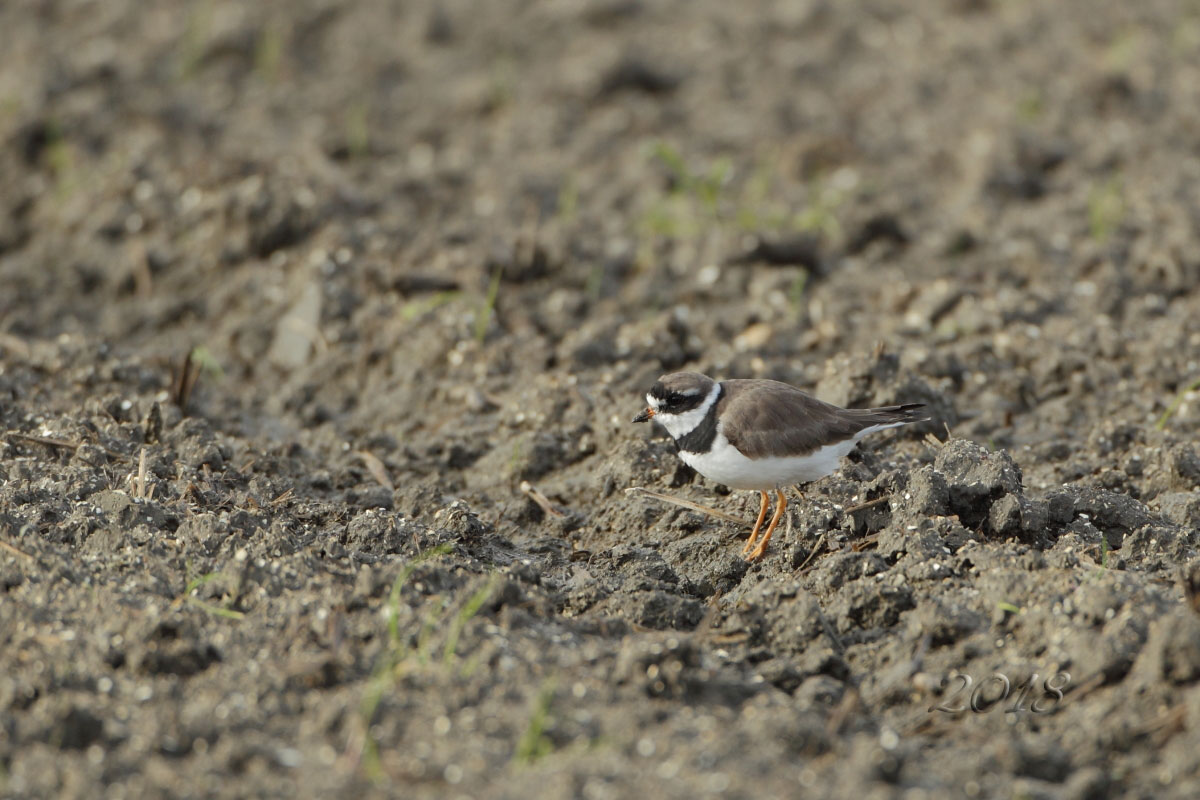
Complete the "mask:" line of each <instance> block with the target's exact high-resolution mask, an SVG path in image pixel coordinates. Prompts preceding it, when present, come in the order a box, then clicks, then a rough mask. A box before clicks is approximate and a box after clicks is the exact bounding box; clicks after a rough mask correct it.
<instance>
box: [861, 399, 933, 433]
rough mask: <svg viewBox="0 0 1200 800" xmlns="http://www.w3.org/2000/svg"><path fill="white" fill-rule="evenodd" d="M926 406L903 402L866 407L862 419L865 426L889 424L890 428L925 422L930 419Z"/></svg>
mask: <svg viewBox="0 0 1200 800" xmlns="http://www.w3.org/2000/svg"><path fill="white" fill-rule="evenodd" d="M924 408H925V404H924V403H903V404H901V405H898V406H881V407H880V408H864V409H863V410H862V412H861V421H862V423H863V427H865V428H873V427H876V426H887V427H889V428H890V427H894V426H896V425H907V424H908V423H910V422H924V421H925V420H927V419H929V413H928V412H927V411H925V410H924Z"/></svg>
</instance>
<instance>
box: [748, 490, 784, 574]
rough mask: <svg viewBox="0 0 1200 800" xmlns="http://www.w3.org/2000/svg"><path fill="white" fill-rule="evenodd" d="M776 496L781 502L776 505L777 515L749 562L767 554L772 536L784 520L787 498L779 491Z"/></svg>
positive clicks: (750, 556) (772, 519) (776, 491)
mask: <svg viewBox="0 0 1200 800" xmlns="http://www.w3.org/2000/svg"><path fill="white" fill-rule="evenodd" d="M775 494H776V495H778V497H779V502H778V503H777V504H776V505H775V514H774V516H772V517H771V524H770V525H768V526H767V531H766V533H764V534H763V537H762V541H760V542H759V543H758V547H756V548H754V552H752V553H751V554H750V555H749V556H747V557H746V560H747V561H754V560H755V559H759V558H762V556H763V553H765V552H767V542H768V541H769V540H770V539H771V534H772V533H774V532H775V527H776V526H777V525H778V524H779V520H781V519H783V512H784V509H786V508H787V496H786V495H785V494H784V493H783V492H781V491H780V490H779V489H776V490H775ZM764 496H765V495H764Z"/></svg>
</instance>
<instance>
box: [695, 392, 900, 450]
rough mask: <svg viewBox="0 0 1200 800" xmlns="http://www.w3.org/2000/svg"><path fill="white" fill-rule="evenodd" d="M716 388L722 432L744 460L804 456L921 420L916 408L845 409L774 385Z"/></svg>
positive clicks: (803, 393)
mask: <svg viewBox="0 0 1200 800" xmlns="http://www.w3.org/2000/svg"><path fill="white" fill-rule="evenodd" d="M721 386H722V392H721V399H720V401H719V402H718V412H719V413H721V414H722V418H723V420H724V422H723V425H722V428H721V429H722V432H724V434H725V437H726V438H727V439H729V442H730V444H732V445H733V446H734V447H736V448H737V449H738V451H740V452H741V453H742V455H744V456H746V457H748V458H766V457H768V456H796V455H806V454H808V453H811V452H813V451H814V450H816V449H818V448H820V447H824V446H826V445H830V444H835V443H837V442H841V441H845V440H846V439H850V438H852V437H853V436H854V435H855V434H857V433H859V432H860V431H862V430H863V429H864V428H869V427H871V426H872V425H887V424H891V423H896V422H917V421H919V420H920V419H922V417H921V416H920V414H918V413H916V410H917V409H918V408H920V407H921V406H920V405H919V404H909V405H904V406H890V407H888V408H863V409H857V408H856V409H846V408H839V407H838V406H835V405H831V404H830V403H826V402H824V401H822V400H818V399H817V398H815V397H813V396H812V395H810V394H807V393H805V392H802V391H801V390H799V389H797V388H796V387H794V386H789V385H787V384H786V383H780V382H778V381H768V380H731V381H723V382H722V384H721Z"/></svg>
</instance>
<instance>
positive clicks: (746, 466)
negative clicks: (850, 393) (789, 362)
mask: <svg viewBox="0 0 1200 800" xmlns="http://www.w3.org/2000/svg"><path fill="white" fill-rule="evenodd" d="M646 403H647V404H648V407H647V408H646V410H645V411H643V412H642V413H640V414H638V415H637V416H636V417H634V418H633V421H634V422H645V421H646V420H650V419H653V420H654V421H655V422H658V423H660V424H661V425H662V426H663V427H664V428H666V429H667V433H669V434H670V435H671V438H672V439H674V440H675V444H676V445H678V447H679V457H680V458H681V459H682V460H683V462H684V463H685V464H687V465H688V466H690V467H692V468H693V469H695V470H696V471H697V472H699V473H700V474H701V475H703V476H704V477H706V478H708V479H709V480H711V481H716V482H717V483H723V484H725V485H726V486H728V487H730V488H731V489H754V490H756V491H758V493H759V494H760V495H762V502H761V504H760V506H759V510H758V521H757V522H755V523H754V530H753V531H752V532H751V533H750V538H749V539H748V540H747V541H746V546H745V547H743V548H742V555H744V556H747V558H748V559H749V560H751V561H753V560H754V559H757V558H760V557H761V556H762V554H763V553H764V552H766V548H767V542H768V541H769V540H770V538H771V534H772V533H774V532H775V527H776V526H777V525H778V524H779V520H780V519H781V518H782V517H783V512H784V510H785V509H786V508H787V497H786V496H785V495H784V493H783V491H782V490H783V488H784V487H787V486H791V485H794V484H797V483H809V482H810V481H815V480H817V479H819V478H824V477H825V476H826V475H830V474H832V473H833V472H834V471H835V470H837V468H838V464H839V462H840V460H841V458H842V456H844V455H846V454H847V453H849V452H850V451H851V450H853V449H854V445H856V444H857V443H858V440H859V439H861V438H863V437H864V436H866V435H867V434H869V433H874V432H875V431H881V430H885V429H887V428H895V427H898V426H900V425H907V424H909V423H911V422H921V421H923V420H925V419H928V417H926V416H925V415H924V414H923V413H922V412H921V410H920V409H922V408H924V404H923V403H905V404H903V405H898V406H884V407H883V408H840V407H838V406H835V405H832V404H830V403H826V402H824V401H822V400H818V399H817V398H815V397H813V396H812V395H810V394H807V393H805V392H803V391H801V390H800V389H797V388H796V387H794V386H789V385H788V384H786V383H780V382H779V381H770V380H729V381H719V382H718V381H714V380H713V379H712V378H710V377H708V376H707V375H701V374H700V373H698V372H673V373H671V374H670V375H664V376H662V377H661V378H659V379H658V382H657V383H655V384H654V386H653V387H652V388H651V389H650V391H649V392H648V393H647V394H646ZM772 490H773V491H774V492H775V494H776V496H777V498H778V502H777V503H776V506H775V514H774V515H773V516H772V517H771V523H770V525H768V526H767V529H766V531H765V532H764V533H763V535H762V539H761V540H758V532H759V529H761V528H762V524H763V520H764V519H766V516H767V506H768V505H769V503H770V500H769V499H768V497H767V492H768V491H772ZM756 540H757V545H756ZM747 554H748V555H747Z"/></svg>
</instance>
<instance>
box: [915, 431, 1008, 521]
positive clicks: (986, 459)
mask: <svg viewBox="0 0 1200 800" xmlns="http://www.w3.org/2000/svg"><path fill="white" fill-rule="evenodd" d="M934 469H936V470H937V471H938V472H940V473H942V474H943V475H944V476H945V479H946V486H947V489H948V493H949V508H950V510H951V511H952V512H953V513H955V514H957V515H958V517H959V519H961V520H962V521H963V525H965V526H966V527H968V528H972V529H974V528H977V527H979V526H980V525H981V524H982V523H984V522H985V521H987V520H988V519H989V512H990V511H991V507H992V503H994V502H995V501H996V500H999V499H1000V498H1001V497H1003V496H1005V495H1010V494H1014V495H1019V494H1020V493H1021V470H1020V468H1019V467H1017V465H1016V463H1014V462H1013V460H1012V457H1011V456H1009V454H1008V453H1007V452H1005V451H1003V450H1001V451H997V452H991V451H989V450H988V449H987V448H985V447H983V446H982V445H979V444H976V443H975V442H971V441H968V440H966V439H951V440H950V441H948V442H946V444H945V445H943V446H942V448H941V449H940V450H939V451H938V454H937V458H936V459H935V460H934ZM1000 521H1001V522H1003V523H1004V524H1009V522H1010V519H1009V518H1002V519H1000ZM1012 524H1014V525H1016V526H1019V519H1018V520H1015V521H1012Z"/></svg>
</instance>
